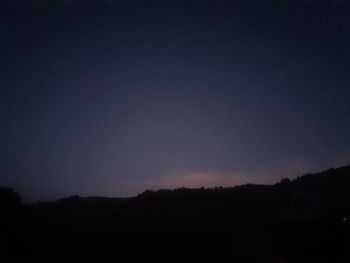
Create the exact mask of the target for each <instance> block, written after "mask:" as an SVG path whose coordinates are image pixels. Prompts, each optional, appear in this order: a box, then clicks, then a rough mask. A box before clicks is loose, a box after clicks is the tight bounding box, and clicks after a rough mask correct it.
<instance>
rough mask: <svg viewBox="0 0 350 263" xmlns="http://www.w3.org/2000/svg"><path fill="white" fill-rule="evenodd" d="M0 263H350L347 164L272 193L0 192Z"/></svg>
mask: <svg viewBox="0 0 350 263" xmlns="http://www.w3.org/2000/svg"><path fill="white" fill-rule="evenodd" d="M0 209H1V215H2V216H1V218H2V221H1V223H2V224H1V226H2V227H1V236H0V238H1V240H0V245H1V247H0V248H1V250H0V262H18V261H20V262H28V261H35V262H41V261H42V262H44V261H45V262H47V261H49V262H50V261H65V260H91V259H94V260H96V261H102V262H103V261H109V260H112V261H116V262H134V261H135V260H137V261H139V260H144V261H148V260H162V261H164V262H169V261H174V262H175V261H176V262H179V261H187V260H189V261H213V262H217V261H219V262H226V261H232V262H350V230H349V218H350V165H349V166H345V167H341V168H337V169H329V170H327V171H324V172H321V173H317V174H306V175H303V176H301V177H298V178H296V179H294V180H289V179H283V180H281V181H280V182H278V183H276V184H274V185H254V184H246V185H242V186H236V187H231V188H223V187H216V188H209V189H207V188H199V189H188V188H179V189H175V190H158V191H151V190H147V191H145V192H143V193H142V194H139V195H138V196H136V197H131V198H104V197H88V198H82V197H79V196H72V197H68V198H63V199H59V200H56V201H54V202H43V203H38V204H31V205H24V204H22V203H21V201H20V196H19V195H18V194H17V193H15V192H14V191H13V190H10V189H0Z"/></svg>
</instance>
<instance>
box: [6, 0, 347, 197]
mask: <svg viewBox="0 0 350 263" xmlns="http://www.w3.org/2000/svg"><path fill="white" fill-rule="evenodd" d="M155 2H157V1H148V2H147V1H133V3H132V4H128V5H125V4H123V3H121V1H115V2H112V1H108V2H105V3H104V4H97V2H96V1H95V2H94V1H91V2H89V3H90V4H86V3H85V4H79V1H72V3H70V4H69V1H64V3H63V1H62V3H59V2H58V1H56V2H55V4H48V3H47V2H45V1H40V4H39V2H37V3H36V4H32V5H31V4H28V2H24V1H22V2H21V1H18V4H17V5H16V4H13V5H12V6H11V7H8V8H4V9H3V11H2V12H3V14H2V16H1V17H2V18H1V32H2V33H1V39H2V40H1V44H0V46H1V51H0V52H1V53H0V55H1V60H0V66H1V72H2V77H1V108H0V109H1V115H0V117H1V119H0V121H1V123H0V125H1V126H0V128H1V134H0V135H1V163H0V185H8V186H11V187H14V188H15V189H17V190H18V191H20V192H21V193H22V195H23V196H24V198H25V199H26V200H30V201H32V200H38V199H41V200H47V199H52V198H57V197H62V196H65V195H72V194H79V195H106V196H130V195H134V194H137V193H139V192H142V191H143V190H145V189H146V188H163V187H166V188H173V187H180V186H188V187H200V186H202V185H203V186H214V185H225V186H227V185H234V184H242V183H247V182H252V183H272V182H275V181H277V180H280V179H281V178H282V177H295V176H298V175H301V174H302V173H305V172H312V171H317V170H322V169H325V168H328V167H331V166H338V165H345V164H347V163H350V103H349V99H350V74H349V72H350V66H349V61H350V19H349V16H348V12H349V11H350V10H349V7H350V5H349V4H348V3H347V1H343V2H341V1H339V2H338V4H335V3H333V2H332V1H330V2H329V3H326V2H327V1H322V4H317V3H315V2H313V1H304V2H303V1H297V2H298V4H295V1H294V2H293V1H289V2H288V1H281V2H280V3H279V1H271V2H270V4H268V5H266V4H265V5H263V4H261V3H260V4H259V3H258V2H255V1H239V2H240V3H239V4H238V3H236V4H232V3H229V2H228V1H208V3H206V4H203V3H199V2H198V1H192V2H191V4H189V2H187V3H185V2H176V1H171V2H170V3H165V1H159V2H158V4H154V3H155Z"/></svg>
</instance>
